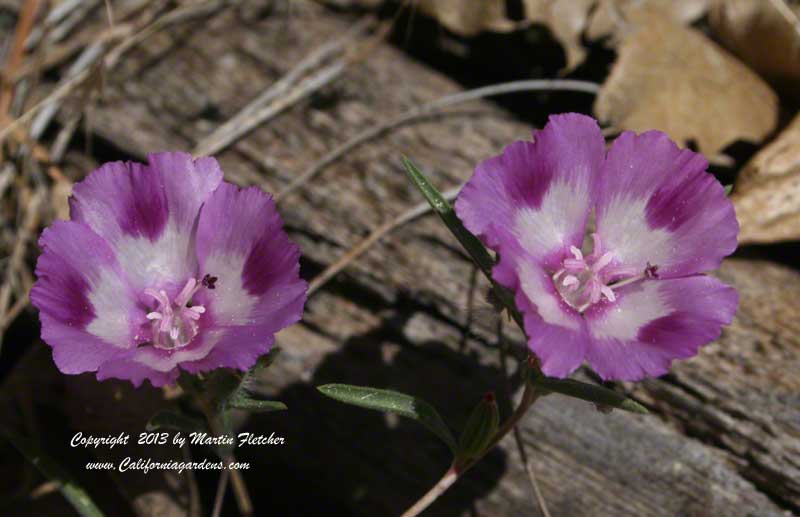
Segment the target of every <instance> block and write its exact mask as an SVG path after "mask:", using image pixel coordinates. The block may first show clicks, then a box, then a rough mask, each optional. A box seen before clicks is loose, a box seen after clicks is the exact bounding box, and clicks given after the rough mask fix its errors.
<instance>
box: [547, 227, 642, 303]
mask: <svg viewBox="0 0 800 517" xmlns="http://www.w3.org/2000/svg"><path fill="white" fill-rule="evenodd" d="M592 239H593V240H594V250H593V251H592V253H591V254H590V255H589V256H586V257H584V254H583V252H582V251H581V250H579V249H578V248H576V247H575V246H570V252H571V253H572V257H567V258H565V259H564V260H563V261H562V263H561V268H560V269H559V270H558V271H556V272H555V274H553V284H554V285H555V287H556V290H557V291H558V293H559V294H560V295H561V297H562V298H563V299H564V301H565V302H567V304H568V305H569V306H570V307H572V308H574V309H575V310H577V311H578V312H584V311H585V310H586V309H588V308H589V307H591V306H592V305H594V304H596V303H599V302H600V301H601V300H603V299H605V300H608V301H609V302H613V301H615V300H616V299H617V296H616V294H615V293H614V289H618V288H619V287H622V286H623V285H628V284H630V283H633V282H638V281H639V280H643V279H645V278H648V277H651V276H653V275H655V268H653V267H651V266H649V264H648V268H647V269H646V270H645V271H644V272H640V271H637V270H633V269H630V268H622V267H619V266H614V265H613V262H614V258H615V257H614V254H613V253H612V252H605V253H603V252H602V247H601V244H600V238H599V237H598V236H597V234H592ZM611 280H614V282H613V283H611Z"/></svg>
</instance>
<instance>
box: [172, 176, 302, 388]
mask: <svg viewBox="0 0 800 517" xmlns="http://www.w3.org/2000/svg"><path fill="white" fill-rule="evenodd" d="M197 253H198V259H199V263H200V276H203V275H205V274H208V275H211V276H214V277H217V280H216V282H215V285H214V289H204V290H202V291H201V292H200V293H198V300H199V301H200V302H201V303H202V304H203V305H205V306H206V310H207V312H206V316H208V317H209V319H210V321H211V323H210V328H209V329H207V330H205V331H204V332H206V333H207V334H209V336H211V337H213V339H215V340H216V341H217V342H216V344H215V345H214V347H213V349H212V350H211V352H210V353H209V354H208V356H206V357H205V358H203V359H202V360H198V361H194V362H192V363H189V364H184V365H182V367H183V368H185V369H186V370H188V371H190V372H196V371H200V370H209V369H213V368H218V367H223V366H224V367H231V368H238V369H247V368H249V367H250V366H252V365H253V363H255V361H256V359H257V358H258V357H259V356H261V355H263V354H264V353H266V352H267V351H269V349H270V347H271V346H272V343H273V341H274V335H275V333H276V332H277V331H279V330H280V329H282V328H284V327H287V326H289V325H291V324H292V323H295V322H297V321H298V320H299V319H300V318H301V316H302V312H303V305H304V303H305V298H306V295H305V293H306V288H307V284H306V282H305V281H303V280H301V279H300V275H299V270H300V264H299V257H300V251H299V249H298V247H297V246H296V245H295V244H293V243H291V242H290V241H289V238H288V236H287V235H286V232H284V230H283V221H282V220H281V217H280V215H278V212H277V210H276V209H275V204H274V203H273V202H272V199H271V198H270V197H269V196H267V195H266V194H264V192H262V191H261V190H260V189H258V188H256V187H252V188H249V189H246V190H240V189H238V188H237V187H235V186H233V185H230V184H227V183H224V184H222V185H221V186H220V187H219V188H218V189H217V190H216V191H215V192H214V193H213V194H212V196H211V198H210V199H209V200H208V201H207V203H206V205H205V206H204V207H203V210H202V212H201V214H200V221H199V224H198V229H197Z"/></svg>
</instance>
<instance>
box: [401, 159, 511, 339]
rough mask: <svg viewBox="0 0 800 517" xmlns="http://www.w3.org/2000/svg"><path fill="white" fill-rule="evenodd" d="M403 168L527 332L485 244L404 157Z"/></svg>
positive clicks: (421, 173)
mask: <svg viewBox="0 0 800 517" xmlns="http://www.w3.org/2000/svg"><path fill="white" fill-rule="evenodd" d="M403 165H404V166H405V168H406V172H408V175H409V177H410V178H411V180H412V181H413V182H414V184H415V185H416V186H417V188H418V189H419V191H420V192H421V193H422V195H423V196H424V197H425V199H426V200H427V201H428V204H430V205H431V208H433V211H434V212H436V213H437V214H438V215H439V217H440V218H441V219H442V221H443V222H444V224H445V225H446V226H447V228H448V229H449V230H450V232H451V233H452V234H453V235H454V236H455V238H456V239H458V242H459V243H460V244H461V246H463V248H464V249H465V250H466V251H467V253H469V256H470V257H472V260H473V261H474V262H475V264H477V265H478V267H479V268H480V269H481V271H482V272H483V274H484V275H486V278H488V279H489V281H490V282H491V283H492V291H494V295H495V297H496V298H497V300H498V301H500V303H502V304H503V306H505V308H506V309H507V310H508V312H509V314H511V317H512V318H514V321H516V323H517V325H519V328H520V329H522V331H523V332H524V331H525V327H524V325H523V322H522V316H521V315H520V313H519V311H517V306H516V304H515V303H514V294H513V293H512V292H511V291H510V290H508V289H506V288H505V287H503V286H501V285H499V284H497V283H496V282H495V281H494V279H493V278H492V268H493V267H494V259H492V256H491V255H490V254H489V252H488V251H487V250H486V248H485V247H484V245H483V244H482V243H481V241H480V240H478V238H477V237H475V235H473V234H472V233H471V232H470V231H469V230H467V229H466V228H465V227H464V225H463V224H461V220H460V219H459V218H458V216H457V215H456V212H455V210H453V207H452V206H451V205H450V203H448V201H447V200H446V199H445V198H444V197H443V196H442V194H441V193H440V192H439V191H438V190H437V189H436V187H434V186H433V185H432V184H431V182H430V181H428V178H427V177H425V174H423V172H422V171H421V170H419V168H417V166H416V165H414V163H413V162H412V161H411V160H409V159H408V158H406V157H403Z"/></svg>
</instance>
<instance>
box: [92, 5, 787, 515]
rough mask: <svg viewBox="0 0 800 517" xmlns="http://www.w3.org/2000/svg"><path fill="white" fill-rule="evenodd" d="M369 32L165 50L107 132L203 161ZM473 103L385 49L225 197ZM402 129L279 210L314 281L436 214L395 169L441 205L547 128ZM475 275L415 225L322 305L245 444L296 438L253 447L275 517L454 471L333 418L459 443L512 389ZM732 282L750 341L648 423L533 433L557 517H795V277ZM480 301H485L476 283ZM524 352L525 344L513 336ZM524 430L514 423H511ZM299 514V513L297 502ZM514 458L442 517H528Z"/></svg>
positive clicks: (298, 336) (329, 21) (262, 490)
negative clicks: (444, 104) (301, 66)
mask: <svg viewBox="0 0 800 517" xmlns="http://www.w3.org/2000/svg"><path fill="white" fill-rule="evenodd" d="M352 22H353V20H351V19H348V18H347V17H346V16H345V15H343V14H341V13H339V14H336V13H331V12H328V11H326V10H324V9H321V8H318V7H317V6H313V5H305V4H302V7H301V8H300V9H297V10H295V11H293V13H292V17H291V18H290V19H289V20H288V21H287V19H285V18H284V17H282V16H271V15H270V14H269V11H266V10H263V11H262V10H258V9H250V10H248V11H247V14H243V12H241V11H226V12H223V13H221V14H219V15H216V16H214V17H213V18H211V19H210V20H207V21H204V22H195V23H192V24H189V25H186V26H181V27H175V28H172V29H170V30H169V31H167V32H164V33H159V34H157V35H155V36H153V37H152V38H151V40H149V41H148V42H146V43H145V44H144V45H143V46H142V48H141V49H140V50H136V51H135V52H133V53H132V54H131V55H130V56H129V57H128V58H126V59H125V61H124V62H123V63H122V64H121V65H120V68H119V70H118V71H117V72H116V73H115V74H114V75H113V76H112V77H109V84H108V90H107V96H106V99H105V102H104V103H103V104H102V105H101V106H99V107H98V108H97V109H95V110H94V112H93V118H92V127H91V130H92V131H93V132H94V134H95V135H96V136H98V137H101V138H102V139H103V140H104V141H105V142H106V143H108V144H110V145H112V146H113V147H112V148H111V151H107V153H106V154H112V153H116V152H120V153H122V152H124V153H127V154H129V155H130V156H132V157H136V158H140V157H142V156H143V155H144V154H145V153H147V152H149V151H155V150H163V149H190V148H191V147H192V146H193V145H194V144H195V143H196V142H197V141H199V140H200V139H201V138H202V137H204V136H206V135H207V134H209V132H210V131H212V130H213V129H214V128H215V127H216V126H217V125H219V124H220V123H221V122H224V121H225V120H226V119H228V118H229V117H231V116H233V115H234V114H235V113H236V112H237V111H238V110H239V109H240V108H242V107H243V106H244V105H246V103H247V102H248V100H250V99H252V98H254V97H255V96H256V95H257V94H258V93H259V92H261V91H262V90H263V89H264V88H266V87H268V86H269V85H270V84H272V83H274V81H276V80H277V79H278V78H280V77H281V75H282V74H284V73H285V72H286V71H288V70H289V69H290V68H291V67H292V66H293V64H294V63H296V62H297V61H299V60H300V59H301V58H302V57H303V56H304V55H306V54H307V53H309V52H311V51H312V50H313V49H314V48H316V47H317V46H319V45H321V44H323V43H324V42H326V41H328V40H329V39H331V38H333V37H335V36H337V35H339V34H341V33H342V32H344V31H345V30H346V28H347V27H348V26H349V24H351V23H352ZM457 90H458V87H457V86H456V85H455V84H454V83H453V82H451V81H449V80H448V79H446V78H444V77H442V76H441V75H439V74H437V73H436V72H434V71H431V70H430V69H427V68H426V67H424V66H422V65H420V64H419V63H416V62H414V61H413V60H411V59H409V58H407V57H406V56H405V55H404V54H403V52H402V51H401V50H398V49H396V48H393V47H391V46H389V45H379V46H378V47H377V48H376V49H375V51H374V52H373V53H372V54H371V55H369V57H368V58H367V59H366V61H365V62H363V63H359V64H354V65H352V66H350V68H349V69H348V70H347V72H346V73H345V74H344V76H343V77H342V78H341V79H340V80H338V81H336V82H335V83H334V84H332V85H331V86H329V87H326V88H324V89H323V90H321V91H320V92H319V93H317V94H315V95H314V96H312V98H311V99H310V101H308V102H303V103H301V105H299V106H297V107H295V108H292V109H290V110H289V111H288V112H286V113H284V114H283V115H281V116H279V117H278V118H277V119H275V120H274V121H272V122H271V123H270V124H268V125H266V126H263V127H260V128H258V129H257V130H255V131H253V132H251V133H250V134H248V135H246V136H245V137H244V138H242V139H240V140H239V141H237V142H236V143H235V144H233V145H232V146H231V147H230V148H228V149H226V150H225V151H224V152H222V153H221V154H220V156H219V159H220V161H221V163H222V166H223V168H224V170H225V171H226V173H227V175H228V178H229V179H233V180H235V181H237V182H239V183H242V184H244V183H258V184H259V185H261V186H262V187H264V188H265V189H267V190H270V191H273V192H275V191H276V190H278V189H280V188H281V187H282V186H285V185H286V184H287V183H288V181H289V180H290V179H291V178H292V177H293V176H294V175H295V174H299V173H300V171H302V170H304V169H305V168H306V167H307V166H308V165H310V164H311V163H312V162H313V161H314V160H315V159H316V158H318V157H319V156H321V155H322V154H323V153H324V152H326V151H327V150H329V149H331V148H333V147H334V146H336V145H337V144H340V143H342V142H343V141H345V140H346V139H347V138H349V137H352V136H353V135H354V134H356V133H357V132H359V131H360V130H362V129H364V128H365V127H367V126H368V125H371V124H374V123H376V122H378V121H382V120H385V119H388V118H389V117H392V116H395V115H397V114H399V113H401V112H403V111H404V110H405V109H407V108H409V107H412V106H415V105H417V104H420V103H422V102H425V101H429V100H432V99H435V98H437V97H439V96H441V95H444V94H447V93H451V92H455V91H457ZM472 111H473V113H472V114H462V115H461V116H451V117H447V118H442V119H439V120H436V121H434V122H428V123H425V124H419V125H415V126H413V127H407V128H404V129H402V130H399V131H397V132H395V133H393V134H391V135H389V136H388V137H386V138H383V139H381V140H380V141H377V142H374V143H372V144H370V145H367V146H363V147H362V148H360V149H358V150H357V151H355V152H353V153H351V154H349V155H348V156H347V157H346V158H344V159H343V160H341V161H339V162H337V163H335V164H334V165H333V166H331V167H329V168H328V170H326V171H324V172H323V174H322V175H321V176H320V177H319V178H317V179H315V180H313V181H311V182H310V183H309V184H308V185H307V186H305V187H304V188H303V189H302V190H300V191H299V192H297V193H295V194H292V195H290V196H289V197H287V198H286V199H285V200H284V201H283V202H282V203H281V205H280V211H281V212H282V214H283V216H284V219H285V221H286V224H287V226H288V228H289V230H290V233H291V234H292V237H293V238H294V239H295V240H296V241H297V242H298V243H299V244H300V246H301V248H302V251H303V253H304V257H305V258H304V263H303V274H304V275H305V276H306V277H308V278H310V277H312V276H313V275H314V274H316V273H318V272H319V271H320V270H321V268H323V267H324V266H325V265H328V264H330V263H332V262H333V261H334V260H335V259H336V258H338V257H339V256H340V255H341V254H342V253H344V252H345V251H346V250H347V249H348V248H349V247H350V246H352V245H354V244H356V243H357V242H358V241H359V240H360V239H361V238H363V237H364V236H365V234H366V233H367V232H368V231H369V230H370V229H373V228H375V227H377V226H378V225H379V224H381V223H383V222H385V221H387V220H389V219H390V218H392V217H394V216H396V215H398V214H399V213H401V212H402V211H403V210H404V209H405V208H406V207H409V206H411V205H412V204H416V203H418V202H419V201H420V198H419V196H418V195H417V194H416V193H415V191H414V188H413V187H412V186H411V185H410V184H409V183H408V181H407V180H406V178H405V176H404V174H403V171H402V168H401V166H400V163H399V157H400V156H401V154H407V155H409V156H412V157H413V158H414V159H415V160H416V161H418V162H419V163H420V164H421V165H423V166H424V167H427V168H429V169H431V170H432V171H433V172H432V174H431V178H432V179H433V180H434V181H435V182H436V183H437V184H438V185H439V186H440V187H442V188H447V187H451V186H453V185H456V184H457V183H458V182H459V181H462V180H464V179H466V178H467V177H468V176H469V174H470V172H471V170H472V168H473V167H474V165H475V163H476V162H478V161H479V160H481V159H484V158H486V157H487V156H489V155H492V154H496V153H497V152H499V151H500V150H501V148H502V146H503V145H505V144H507V143H510V142H511V141H512V140H514V139H516V138H521V137H527V136H528V135H529V132H530V128H529V127H526V125H524V124H521V123H518V122H513V121H509V120H507V115H508V114H506V113H503V112H502V111H500V110H498V109H496V108H494V107H492V106H490V105H488V104H480V105H479V112H478V113H477V114H476V113H475V110H472ZM472 273H473V268H472V266H471V265H470V263H469V262H468V261H467V260H466V259H465V257H464V255H463V253H462V252H461V251H460V250H459V249H458V245H457V243H456V242H455V241H454V239H452V238H451V237H450V236H449V234H448V233H447V231H446V230H445V229H444V228H443V227H442V226H441V225H440V224H439V222H438V221H436V220H434V219H433V218H432V217H429V218H426V219H423V220H421V221H419V222H418V223H416V224H414V225H412V226H407V227H405V228H403V229H401V230H399V231H398V232H396V233H395V234H394V235H392V236H390V237H389V238H387V239H385V241H384V242H383V243H381V244H378V245H377V246H375V247H374V248H372V249H371V250H370V251H369V252H368V253H367V254H366V255H365V256H364V257H362V258H361V259H359V260H358V261H357V262H356V263H354V264H353V265H351V266H350V267H349V268H348V269H347V271H346V272H344V273H343V274H341V275H339V277H338V278H337V279H336V280H335V281H334V282H333V283H331V284H330V285H329V286H327V287H326V288H325V289H323V290H322V291H320V292H319V293H317V294H316V295H315V296H314V297H312V299H311V300H310V301H309V303H308V310H307V315H306V317H305V320H304V322H303V323H302V324H300V325H297V326H295V327H292V328H291V329H288V330H287V331H285V332H283V333H282V334H281V335H280V336H279V343H280V346H281V347H282V348H283V349H284V353H283V355H282V356H281V358H280V360H279V361H278V362H277V364H276V365H275V366H273V367H272V368H271V369H270V370H269V371H268V373H267V375H266V376H265V377H264V379H263V386H262V389H263V390H264V391H265V393H269V394H271V395H273V396H276V397H277V398H279V399H280V400H283V401H285V402H286V403H287V405H288V406H289V407H290V411H289V412H288V413H287V414H269V415H266V416H260V417H257V418H254V419H252V420H251V421H250V423H249V424H248V428H250V429H261V430H267V431H272V430H274V431H276V432H277V433H279V434H282V435H284V436H286V437H287V440H288V444H287V445H286V446H285V447H282V448H257V449H251V450H248V451H246V452H244V456H245V458H247V457H250V458H255V457H258V458H259V461H260V463H259V466H258V467H257V468H256V469H255V470H253V471H250V472H249V473H248V481H249V482H250V483H251V486H252V487H253V489H254V492H256V503H257V505H261V507H263V508H271V509H274V510H275V511H274V512H273V511H270V513H276V514H281V513H287V512H290V511H291V512H292V513H297V512H298V510H304V509H305V510H308V511H318V510H321V509H327V510H330V509H333V510H334V512H335V511H336V510H341V511H346V512H351V513H354V514H359V515H375V514H381V513H384V514H390V515H391V514H398V513H399V512H400V511H401V510H403V509H404V507H406V506H407V505H409V504H411V503H412V502H413V501H414V500H415V499H416V498H417V497H419V496H420V495H421V494H422V493H423V492H424V491H425V490H427V488H428V487H429V486H430V485H431V484H432V483H433V482H434V481H435V480H436V479H438V476H439V475H441V473H442V472H443V471H444V469H445V468H446V467H447V461H448V458H447V452H446V449H445V448H444V447H443V446H442V445H440V444H439V443H437V442H436V441H435V439H434V438H432V437H431V436H429V435H428V434H426V433H425V431H423V430H421V429H420V428H418V427H417V426H415V425H413V424H412V423H410V422H407V421H403V420H399V421H398V420H397V419H393V418H387V417H384V416H383V415H380V414H375V413H368V412H366V411H364V410H358V409H354V408H349V407H346V406H344V405H341V404H337V403H335V402H333V401H330V400H327V399H324V398H323V397H322V396H321V395H319V394H318V393H317V392H316V391H315V389H314V386H316V385H319V384H322V383H326V382H347V383H353V384H370V385H375V386H380V387H390V388H394V389H398V390H401V391H406V392H409V393H413V394H415V395H418V396H421V397H423V398H425V399H427V400H429V401H431V402H432V403H434V404H435V405H436V406H437V407H439V408H441V409H442V412H443V414H444V416H445V419H446V420H447V421H448V422H449V423H450V424H451V425H452V426H453V427H454V428H457V427H458V426H460V425H461V424H463V422H464V420H465V419H466V415H467V414H468V412H469V409H470V407H471V406H472V404H473V403H474V402H475V401H476V400H477V399H478V397H480V395H481V394H482V393H484V392H485V391H488V390H502V386H503V383H504V381H503V378H502V374H501V373H500V370H499V368H498V362H497V350H496V349H495V348H493V347H492V345H493V344H494V343H495V341H494V337H493V332H492V329H491V325H480V324H474V325H468V324H467V322H468V321H469V316H468V314H467V308H468V306H469V304H470V278H471V276H472ZM719 276H720V277H721V278H723V279H724V280H725V281H727V282H729V283H732V284H733V285H735V286H736V287H737V288H738V289H739V291H740V293H741V308H740V311H739V315H738V317H737V319H736V321H735V323H734V324H733V325H732V326H731V327H730V328H729V329H727V330H725V332H724V334H723V336H722V337H721V338H720V340H719V341H718V342H716V343H714V344H712V345H710V346H708V347H706V348H705V349H704V350H703V352H702V353H701V355H700V356H699V357H697V358H695V359H693V360H690V361H686V362H683V363H681V364H677V365H676V366H675V368H674V371H673V373H671V374H670V375H668V376H666V377H664V378H661V379H655V380H649V381H647V382H644V383H641V384H636V385H629V386H624V388H625V389H627V390H628V391H629V392H630V393H632V394H633V395H634V396H635V397H636V398H637V399H638V400H640V401H641V402H643V403H645V404H646V405H647V406H648V407H650V408H651V409H652V411H653V414H652V415H650V416H646V417H642V416H636V415H629V414H623V413H619V412H614V413H612V414H610V415H604V414H601V413H599V412H597V411H595V410H594V408H593V407H592V406H590V405H589V404H585V403H581V402H577V401H573V400H570V399H566V398H563V397H560V396H555V395H553V396H550V397H547V398H545V399H543V400H541V401H540V402H539V403H537V405H536V406H535V407H534V409H533V411H532V413H531V414H530V415H529V416H528V417H527V418H526V419H525V421H524V423H523V425H522V436H523V440H524V442H525V443H526V445H527V447H528V448H529V450H530V451H531V455H532V458H533V465H534V468H535V471H536V473H537V476H538V479H539V482H540V484H541V486H542V491H543V493H544V497H545V499H546V500H547V502H548V505H549V507H550V509H551V511H552V513H553V515H615V516H616V515H779V514H782V513H783V512H785V511H794V512H797V511H800V482H799V481H798V480H800V360H799V359H798V357H800V356H799V355H798V352H800V338H798V335H800V332H798V331H800V324H799V323H798V318H797V316H798V313H797V310H796V300H795V297H796V293H797V292H798V290H799V289H800V275H799V274H798V273H797V272H795V271H792V270H789V269H787V268H785V267H780V266H776V265H774V264H770V263H767V262H755V261H748V260H736V259H735V260H730V261H728V262H727V263H726V264H725V265H724V267H723V268H722V270H721V272H720V273H719ZM477 284H478V285H477V287H475V291H474V292H476V293H478V294H476V295H475V296H476V297H478V298H479V297H480V293H481V292H482V290H483V289H484V288H485V283H484V282H483V281H481V280H479V281H478V283H477ZM509 334H510V337H511V338H512V339H516V340H517V341H519V338H520V335H519V334H518V333H514V332H511V331H510V332H509ZM506 411H507V408H506ZM298 494H303V496H302V498H300V499H298ZM532 497H533V496H532V491H531V488H530V485H529V483H528V480H527V476H526V474H525V471H524V468H523V467H522V466H521V465H520V462H519V457H518V454H517V452H516V449H515V447H514V444H513V441H512V440H511V439H506V440H504V441H503V442H502V444H501V448H500V449H499V450H498V451H496V452H494V453H493V454H491V455H489V456H488V457H487V458H486V459H485V460H484V461H483V462H482V463H481V464H480V465H479V466H478V467H476V468H475V469H474V470H473V471H471V472H470V473H469V474H468V475H467V476H466V478H465V479H463V480H461V481H459V482H458V484H457V485H456V486H455V487H454V488H453V490H452V491H451V492H449V493H447V494H446V495H445V496H444V497H442V498H441V500H440V501H438V502H437V503H436V504H435V505H434V506H433V507H432V509H431V510H430V511H429V514H430V515H461V514H466V513H468V512H469V511H470V510H473V511H477V512H478V513H479V514H481V515H530V514H533V513H534V512H535V510H534V507H535V503H534V502H533V499H532Z"/></svg>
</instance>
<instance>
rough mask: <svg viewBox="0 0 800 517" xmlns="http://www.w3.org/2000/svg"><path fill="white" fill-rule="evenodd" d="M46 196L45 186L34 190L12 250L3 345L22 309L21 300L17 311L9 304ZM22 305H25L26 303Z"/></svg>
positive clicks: (1, 300) (0, 321)
mask: <svg viewBox="0 0 800 517" xmlns="http://www.w3.org/2000/svg"><path fill="white" fill-rule="evenodd" d="M45 197H46V191H45V189H44V188H41V189H39V190H37V191H36V192H34V194H33V195H32V196H31V198H30V200H29V201H28V202H27V203H26V204H25V215H24V217H23V219H22V224H20V225H19V229H18V231H17V239H16V241H15V242H14V248H13V250H12V252H11V256H10V257H9V262H8V266H7V269H6V274H5V277H4V278H3V284H2V287H0V346H2V343H3V341H2V340H3V333H4V332H5V329H6V328H7V327H8V325H10V324H11V321H12V317H11V316H12V315H14V316H15V315H16V313H18V312H19V311H20V310H22V309H21V308H17V304H19V303H22V302H20V301H19V300H18V301H17V304H15V306H14V308H15V311H16V312H14V313H12V312H11V311H9V310H8V306H9V303H10V302H11V292H12V290H13V287H14V283H15V281H16V277H17V275H19V273H20V271H21V270H22V268H23V266H24V259H25V252H26V250H27V246H28V243H29V242H30V241H31V240H32V239H33V236H34V235H35V233H36V228H37V227H38V225H39V220H40V218H41V215H42V211H41V210H40V208H41V206H42V203H43V202H44V199H45ZM26 291H27V289H26ZM20 299H22V298H20ZM25 303H27V302H25ZM22 307H24V304H23V305H22Z"/></svg>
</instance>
